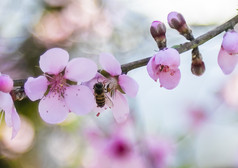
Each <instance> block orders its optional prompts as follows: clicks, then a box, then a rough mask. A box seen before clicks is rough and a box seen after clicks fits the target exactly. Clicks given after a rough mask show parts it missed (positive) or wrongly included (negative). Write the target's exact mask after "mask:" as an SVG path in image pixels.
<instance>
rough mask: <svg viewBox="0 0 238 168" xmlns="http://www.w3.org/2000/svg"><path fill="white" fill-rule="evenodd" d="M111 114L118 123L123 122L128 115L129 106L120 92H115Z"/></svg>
mask: <svg viewBox="0 0 238 168" xmlns="http://www.w3.org/2000/svg"><path fill="white" fill-rule="evenodd" d="M112 113H113V116H114V118H115V120H116V121H117V122H118V123H122V122H124V121H125V120H126V119H127V117H128V114H129V105H128V102H127V100H126V98H125V97H124V95H122V93H121V92H119V91H116V93H115V95H114V97H113V107H112Z"/></svg>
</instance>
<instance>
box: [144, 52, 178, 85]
mask: <svg viewBox="0 0 238 168" xmlns="http://www.w3.org/2000/svg"><path fill="white" fill-rule="evenodd" d="M179 65H180V56H179V53H178V51H177V50H175V49H173V48H165V49H163V50H160V51H159V52H158V53H157V54H155V55H154V56H153V57H152V58H151V59H150V60H149V62H148V64H147V71H148V74H149V75H150V77H151V78H152V79H153V80H155V81H157V80H158V79H159V82H160V86H161V87H164V88H166V89H173V88H175V87H176V86H177V85H178V83H179V81H180V78H181V73H180V70H179V68H178V67H179Z"/></svg>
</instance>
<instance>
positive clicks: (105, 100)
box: [93, 82, 112, 108]
mask: <svg viewBox="0 0 238 168" xmlns="http://www.w3.org/2000/svg"><path fill="white" fill-rule="evenodd" d="M93 89H94V96H95V100H96V104H97V107H100V108H102V107H104V106H105V104H107V105H108V106H109V107H110V106H112V101H111V99H110V98H109V97H108V96H107V95H106V93H108V92H110V89H109V85H107V86H106V87H105V85H104V84H103V83H102V82H98V83H95V84H94V86H93Z"/></svg>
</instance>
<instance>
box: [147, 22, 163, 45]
mask: <svg viewBox="0 0 238 168" xmlns="http://www.w3.org/2000/svg"><path fill="white" fill-rule="evenodd" d="M150 33H151V35H152V37H153V38H154V39H155V41H156V43H157V45H158V47H159V49H163V48H165V47H166V37H165V33H166V27H165V25H164V23H162V22H160V21H154V22H152V24H151V27H150Z"/></svg>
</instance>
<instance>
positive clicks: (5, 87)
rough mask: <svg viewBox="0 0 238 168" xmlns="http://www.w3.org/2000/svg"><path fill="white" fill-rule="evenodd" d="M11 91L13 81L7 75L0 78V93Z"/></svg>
mask: <svg viewBox="0 0 238 168" xmlns="http://www.w3.org/2000/svg"><path fill="white" fill-rule="evenodd" d="M12 89H13V80H12V79H11V78H10V77H9V76H8V75H1V76H0V91H2V92H5V93H9V92H10V91H11V90H12Z"/></svg>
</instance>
